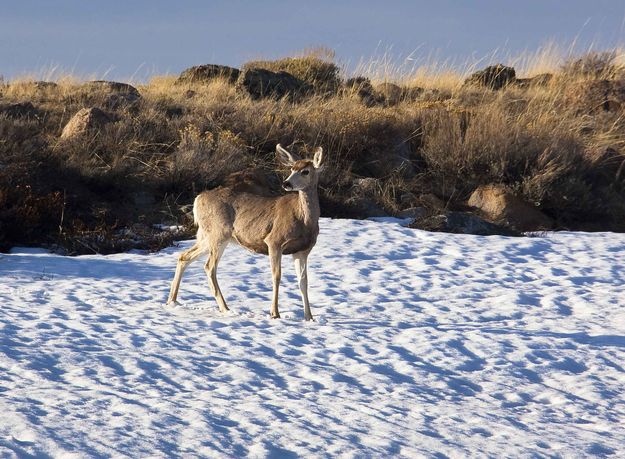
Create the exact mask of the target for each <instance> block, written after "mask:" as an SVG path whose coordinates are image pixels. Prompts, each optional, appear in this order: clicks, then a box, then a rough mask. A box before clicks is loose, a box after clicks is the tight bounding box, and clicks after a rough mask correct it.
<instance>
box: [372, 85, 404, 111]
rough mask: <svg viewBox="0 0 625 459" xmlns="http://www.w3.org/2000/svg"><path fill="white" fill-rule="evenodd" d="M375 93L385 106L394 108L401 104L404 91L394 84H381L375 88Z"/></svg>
mask: <svg viewBox="0 0 625 459" xmlns="http://www.w3.org/2000/svg"><path fill="white" fill-rule="evenodd" d="M375 93H376V94H377V95H378V99H379V100H381V101H382V103H384V105H387V106H392V105H397V104H398V103H400V102H401V100H402V97H403V95H404V94H403V90H402V88H401V87H399V86H398V85H396V84H394V83H380V84H378V85H376V86H375Z"/></svg>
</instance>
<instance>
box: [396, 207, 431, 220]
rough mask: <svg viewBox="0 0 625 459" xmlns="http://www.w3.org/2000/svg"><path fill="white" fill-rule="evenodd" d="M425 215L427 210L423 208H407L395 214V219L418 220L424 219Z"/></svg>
mask: <svg viewBox="0 0 625 459" xmlns="http://www.w3.org/2000/svg"><path fill="white" fill-rule="evenodd" d="M427 214H428V210H427V209H426V208H425V207H409V208H408V209H404V210H400V211H399V212H398V213H397V217H399V218H410V219H412V220H418V219H420V218H424V217H425V216H426V215H427Z"/></svg>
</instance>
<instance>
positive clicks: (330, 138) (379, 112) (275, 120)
mask: <svg viewBox="0 0 625 459" xmlns="http://www.w3.org/2000/svg"><path fill="white" fill-rule="evenodd" d="M556 55H557V56H559V57H558V58H556V57H555V56H556ZM622 63H623V57H622V53H621V52H620V51H619V50H614V51H610V52H607V53H591V54H588V55H586V56H581V57H580V56H576V57H575V56H573V57H571V58H568V59H565V58H562V53H560V54H558V52H556V50H554V49H553V48H546V49H544V50H542V51H540V52H539V53H535V54H534V55H528V56H525V57H524V58H518V59H517V60H516V61H514V62H513V64H514V65H518V69H517V70H519V69H520V71H518V72H517V73H518V74H519V75H521V76H531V75H535V74H540V73H543V72H545V71H546V70H550V71H552V72H554V73H555V77H554V79H553V80H552V82H551V83H549V84H548V85H544V86H535V87H526V88H519V87H515V86H509V87H507V88H505V89H503V90H500V91H491V90H488V89H481V88H475V87H468V86H465V85H463V83H464V79H465V77H466V74H467V72H468V71H469V70H470V69H471V66H469V65H467V66H465V69H466V71H464V72H463V71H457V70H454V68H452V66H451V65H446V64H442V65H436V63H434V64H429V63H426V64H422V65H413V66H412V67H410V68H409V67H408V65H405V66H404V67H402V68H399V69H395V70H393V68H392V67H391V66H390V65H389V64H384V63H378V65H379V67H378V68H377V75H375V72H374V70H376V69H375V68H373V67H370V68H369V69H368V70H367V69H364V68H363V67H361V72H362V74H364V75H366V76H369V77H371V78H372V80H373V82H374V83H376V82H378V83H379V82H383V81H387V82H389V81H391V82H396V83H398V84H400V85H403V86H404V87H420V88H425V89H426V90H425V91H423V92H422V93H419V95H418V96H414V97H410V98H404V99H402V100H401V101H400V102H399V103H397V104H394V105H389V104H376V103H371V101H370V100H369V101H366V100H364V99H362V97H361V96H360V95H359V94H358V91H356V90H342V89H340V86H341V84H342V82H341V81H342V80H341V78H340V77H341V74H340V72H339V67H338V66H337V65H336V64H335V63H334V62H332V60H331V58H330V56H328V54H327V53H326V54H323V53H322V54H321V55H320V54H319V53H318V54H312V55H311V54H307V55H303V56H299V57H295V58H286V59H281V60H278V61H265V62H260V63H259V62H256V63H254V64H249V65H262V66H264V67H266V68H268V69H271V70H285V71H289V72H291V73H293V74H295V75H296V76H297V77H299V78H301V79H303V80H305V81H307V82H309V83H310V84H312V85H314V86H315V87H316V88H317V89H319V91H318V94H317V95H313V96H311V97H309V98H307V99H305V100H303V101H300V102H295V103H294V102H292V101H289V100H287V99H281V100H275V99H259V100H253V99H252V98H251V97H249V95H247V94H246V93H245V92H243V91H242V90H241V89H239V88H237V87H236V86H235V85H232V84H229V83H228V82H227V81H226V80H221V79H216V80H213V81H212V82H210V83H208V84H176V83H175V78H174V77H167V76H165V77H154V78H152V79H151V80H150V81H149V82H148V83H147V84H144V85H139V86H137V87H138V89H139V91H140V93H141V96H142V98H141V99H140V100H139V101H136V102H133V103H128V104H124V103H121V104H115V105H114V106H113V105H111V104H110V94H107V93H105V92H100V91H91V90H86V89H85V86H84V85H83V84H82V81H80V80H77V79H73V78H70V77H63V78H57V79H56V81H55V83H56V85H42V84H41V83H37V82H36V81H35V80H33V79H22V80H18V81H12V82H10V83H8V84H4V85H1V86H0V94H1V98H0V108H1V106H3V105H7V104H11V103H18V102H31V103H32V104H33V105H34V107H35V108H36V110H37V114H36V115H33V116H26V117H14V116H8V115H6V114H4V115H2V114H0V138H1V139H2V140H1V141H0V204H2V211H1V212H0V217H1V218H0V237H1V238H2V239H3V240H4V243H3V245H2V247H3V248H7V247H8V246H10V245H14V244H28V243H42V242H61V243H63V244H65V245H66V246H68V245H69V246H71V251H75V252H80V251H81V250H80V244H76V243H72V244H70V243H69V242H68V241H69V240H73V241H75V240H77V238H79V236H78V235H79V234H86V235H91V236H89V237H91V238H93V234H99V235H100V236H98V237H100V239H106V237H108V236H110V235H111V234H112V233H113V232H114V231H112V230H111V228H113V229H115V228H122V227H127V226H130V225H133V224H135V223H137V222H141V223H143V224H145V225H148V226H149V225H150V224H151V223H157V222H158V223H160V222H163V221H168V220H169V221H171V222H172V223H173V222H179V221H182V220H183V219H184V212H183V211H181V210H180V207H181V205H185V204H188V203H189V202H191V200H192V198H193V195H194V194H195V193H196V192H197V191H199V190H201V189H204V188H206V187H214V186H217V185H218V184H220V183H222V182H223V180H224V178H225V176H226V175H227V174H229V173H231V172H234V171H238V170H242V169H244V168H247V167H256V168H261V169H264V170H266V171H268V172H269V171H272V170H273V169H274V168H275V167H276V164H275V162H274V157H273V149H274V147H275V144H276V143H282V144H285V145H288V144H291V143H293V144H294V145H295V147H297V148H300V147H301V149H302V150H306V149H307V148H309V147H312V146H316V145H323V146H324V147H325V148H326V150H327V151H328V152H329V158H330V164H329V167H328V170H327V172H326V174H325V175H324V178H323V181H322V184H321V188H322V189H321V191H322V193H321V194H322V196H321V198H322V206H323V212H324V214H326V215H334V216H341V215H348V216H357V215H358V212H359V210H358V209H355V208H353V207H350V204H349V203H350V202H352V201H353V199H352V198H353V197H354V193H356V192H355V191H354V190H355V188H354V186H353V184H354V180H355V179H358V178H362V177H367V176H375V177H377V178H378V181H377V182H376V183H377V185H376V186H377V188H376V190H375V191H374V192H372V193H371V195H370V196H369V197H368V199H371V200H372V201H373V202H374V203H375V205H377V206H380V207H383V208H385V209H386V210H387V211H388V212H391V213H393V212H397V211H399V210H401V209H402V208H406V207H410V206H414V205H419V204H420V203H421V201H420V200H419V196H421V195H424V194H430V195H431V194H433V195H436V196H438V197H439V198H440V199H442V200H443V201H444V202H445V203H448V205H449V206H450V207H454V206H461V205H462V204H463V202H464V201H465V200H466V198H467V197H468V195H469V194H470V192H471V191H472V190H473V189H475V187H476V186H478V185H482V184H488V183H502V184H504V185H506V186H507V187H508V188H509V189H511V190H513V191H515V192H517V193H518V194H520V195H522V196H523V197H525V198H526V199H527V200H528V201H529V202H532V203H534V204H535V205H536V206H538V207H539V208H540V209H541V210H543V211H544V212H545V213H547V214H548V215H549V216H550V217H552V218H554V219H555V220H556V221H557V223H558V224H559V225H560V226H561V227H569V228H586V229H592V228H600V229H617V230H623V229H625V224H624V222H625V218H624V217H625V205H624V202H625V199H623V198H624V197H625V196H624V183H623V181H624V180H625V171H624V170H623V169H624V167H623V164H624V160H625V156H624V155H623V153H624V152H625V103H623V104H622V105H620V106H618V105H616V106H610V110H609V111H605V110H600V111H596V110H595V111H592V110H586V111H585V110H580V109H579V107H577V108H574V107H573V106H572V103H571V101H570V97H569V95H568V94H569V93H570V89H569V88H570V87H571V85H573V84H574V83H575V84H579V82H580V81H581V82H582V84H584V82H586V81H596V80H616V79H619V78H623V65H622ZM385 65H386V67H385ZM91 106H95V107H103V108H105V109H106V110H107V111H108V112H109V113H111V115H112V116H114V117H115V119H116V121H114V122H112V123H109V124H107V125H105V126H104V127H103V128H102V129H100V130H99V131H95V132H92V133H89V134H87V135H84V136H81V137H79V138H75V139H70V140H63V141H62V140H60V138H59V136H60V133H61V131H62V129H63V127H64V126H65V124H66V123H67V122H68V121H69V119H70V118H71V117H72V116H73V115H74V114H75V113H76V112H77V111H78V110H80V109H81V108H83V107H91ZM398 152H399V153H398ZM398 154H399V155H401V156H402V157H403V158H404V159H405V160H406V161H408V162H409V163H410V165H411V170H410V173H408V174H407V173H406V171H405V169H404V170H400V169H399V168H397V169H396V170H394V169H393V167H394V166H392V165H393V164H395V163H396V161H397V155H398ZM376 164H378V165H381V166H385V167H379V168H378V169H377V170H376V169H375V168H376V167H377V166H375V165H376ZM389 165H391V166H389ZM24 225H26V227H27V230H26V231H20V229H19V228H21V227H23V226H24ZM103 234H104V235H105V236H106V235H108V236H106V237H105V236H102V235H103ZM109 245H110V244H109ZM112 247H114V245H113V246H112ZM92 249H93V248H91V249H90V250H92ZM85 250H86V249H85ZM110 250H114V248H112V249H110Z"/></svg>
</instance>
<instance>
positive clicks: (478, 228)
mask: <svg viewBox="0 0 625 459" xmlns="http://www.w3.org/2000/svg"><path fill="white" fill-rule="evenodd" d="M409 226H410V227H411V228H417V229H422V230H425V231H440V232H444V233H457V234H476V235H480V236H491V235H504V236H516V235H518V233H516V232H514V231H512V230H510V229H508V228H505V227H504V226H501V225H497V224H494V223H490V222H488V221H486V220H484V219H483V218H480V217H478V216H477V215H473V214H471V213H468V212H444V213H440V214H435V215H430V216H426V217H424V218H418V219H416V220H415V221H414V222H413V223H411V224H410V225H409Z"/></svg>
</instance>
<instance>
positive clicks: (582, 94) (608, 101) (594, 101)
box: [564, 80, 625, 114]
mask: <svg viewBox="0 0 625 459" xmlns="http://www.w3.org/2000/svg"><path fill="white" fill-rule="evenodd" d="M564 99H565V102H566V103H567V104H568V105H570V106H571V107H573V108H574V109H576V110H577V111H578V112H580V113H589V114H592V113H597V112H602V111H605V112H614V111H618V110H620V109H621V108H623V107H625V80H586V81H578V82H576V83H572V84H570V85H568V87H567V88H566V89H565V91H564Z"/></svg>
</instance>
